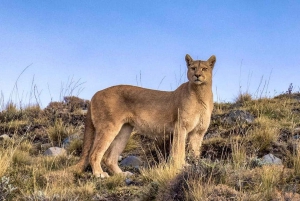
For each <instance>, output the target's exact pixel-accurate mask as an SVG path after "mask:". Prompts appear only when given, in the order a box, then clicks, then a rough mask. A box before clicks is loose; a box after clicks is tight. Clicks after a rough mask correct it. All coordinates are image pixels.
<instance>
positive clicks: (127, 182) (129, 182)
mask: <svg viewBox="0 0 300 201" xmlns="http://www.w3.org/2000/svg"><path fill="white" fill-rule="evenodd" d="M125 183H126V184H127V185H130V184H132V183H133V180H132V179H130V178H126V179H125Z"/></svg>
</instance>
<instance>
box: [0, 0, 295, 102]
mask: <svg viewBox="0 0 300 201" xmlns="http://www.w3.org/2000/svg"><path fill="white" fill-rule="evenodd" d="M299 10H300V1H279V0H278V1H277V0H272V1H271V0H266V1H259V0H254V1H223V0H220V1H195V0H189V1H183V0H182V1H178V0H174V1H170V0H166V1H158V0H151V1H150V0H149V1H140V0H128V1H121V0H119V1H115V0H101V1H38V0H36V1H21V0H20V1H12V0H8V1H2V0H0V36H1V37H0V91H1V94H2V95H0V101H1V102H2V103H3V102H7V101H8V100H9V99H10V94H11V93H13V96H12V97H11V99H12V100H13V101H14V102H20V101H21V102H22V103H23V104H27V103H29V102H30V103H32V102H35V98H34V96H33V95H30V94H33V92H34V91H35V92H36V95H37V97H38V98H39V99H40V103H41V104H42V106H43V107H45V106H47V104H48V103H49V102H50V101H51V99H52V100H53V101H59V100H60V99H61V96H62V95H64V94H65V95H69V93H70V92H69V91H66V89H68V88H69V89H70V88H72V87H68V85H69V84H70V83H71V85H72V80H73V85H72V86H74V85H76V84H75V82H77V81H78V84H80V83H82V84H81V85H80V86H79V87H78V88H76V89H75V90H74V91H73V93H72V94H73V95H78V94H79V97H81V98H84V99H90V98H91V97H92V95H93V94H94V93H95V92H96V91H98V90H101V89H104V88H106V87H109V86H112V85H118V84H130V85H139V86H142V87H146V88H152V89H159V90H166V91H170V90H174V89H175V88H176V87H177V86H178V85H179V84H180V83H182V82H185V81H186V75H185V71H186V65H185V61H184V57H185V54H187V53H188V54H190V55H191V56H192V57H193V58H194V59H201V60H206V59H208V58H209V57H210V56H211V55H212V54H215V55H216V57H217V63H216V65H215V69H214V78H213V79H214V80H213V91H214V96H215V101H233V100H234V98H235V97H236V96H237V95H238V93H239V91H240V90H241V91H242V92H245V91H248V92H249V93H251V94H252V95H253V96H256V97H259V96H260V95H265V96H274V95H278V94H280V93H282V92H284V91H286V90H287V88H288V86H289V85H290V83H293V86H294V91H299V90H300V89H299V87H300V81H299V80H300V79H299V78H300V73H299V67H300V65H299V64H300V37H299V36H300V21H299V17H300V14H299ZM29 65H30V66H29ZM27 66H29V67H28V68H27V69H26V70H25V72H24V73H23V74H22V75H21V76H20V78H19V79H18V82H17V90H13V88H14V86H15V82H16V80H17V78H18V76H19V75H20V73H21V72H22V71H23V70H24V69H25V68H26V67H27ZM260 83H261V84H260ZM32 86H36V87H35V89H32ZM78 90H79V91H78Z"/></svg>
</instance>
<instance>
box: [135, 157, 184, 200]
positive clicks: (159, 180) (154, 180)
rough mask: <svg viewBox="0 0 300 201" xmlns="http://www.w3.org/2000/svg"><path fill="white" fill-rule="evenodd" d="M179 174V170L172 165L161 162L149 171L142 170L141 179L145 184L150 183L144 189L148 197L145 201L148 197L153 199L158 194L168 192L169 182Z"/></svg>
mask: <svg viewBox="0 0 300 201" xmlns="http://www.w3.org/2000/svg"><path fill="white" fill-rule="evenodd" d="M179 173H180V170H179V169H178V168H177V167H176V164H174V163H166V162H162V163H159V164H158V165H156V166H154V167H151V168H149V169H145V168H142V169H141V176H142V179H143V180H144V181H145V182H146V183H150V186H147V188H146V189H145V192H146V193H145V194H146V196H147V197H148V198H147V199H149V196H150V197H151V199H152V198H154V199H155V198H156V196H157V195H158V194H164V193H165V192H168V191H169V190H170V189H169V183H170V181H172V180H174V179H175V177H176V176H177V175H178V174H179ZM145 199H146V198H145Z"/></svg>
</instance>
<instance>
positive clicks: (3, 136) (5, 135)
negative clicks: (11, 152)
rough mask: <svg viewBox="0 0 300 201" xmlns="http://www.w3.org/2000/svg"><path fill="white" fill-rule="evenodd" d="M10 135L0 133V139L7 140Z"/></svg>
mask: <svg viewBox="0 0 300 201" xmlns="http://www.w3.org/2000/svg"><path fill="white" fill-rule="evenodd" d="M9 139H10V137H9V135H7V134H3V135H0V140H9Z"/></svg>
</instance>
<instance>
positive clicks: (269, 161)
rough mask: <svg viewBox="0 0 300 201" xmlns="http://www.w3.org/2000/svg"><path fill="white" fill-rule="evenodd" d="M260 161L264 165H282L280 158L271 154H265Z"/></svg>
mask: <svg viewBox="0 0 300 201" xmlns="http://www.w3.org/2000/svg"><path fill="white" fill-rule="evenodd" d="M262 163H263V164H264V165H282V161H281V159H280V158H277V157H276V156H274V155H273V154H267V155H265V156H263V157H262Z"/></svg>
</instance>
